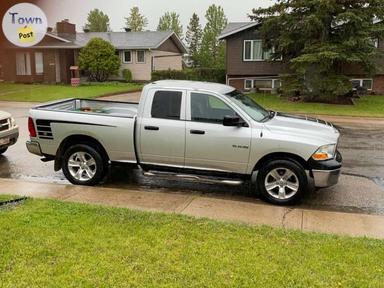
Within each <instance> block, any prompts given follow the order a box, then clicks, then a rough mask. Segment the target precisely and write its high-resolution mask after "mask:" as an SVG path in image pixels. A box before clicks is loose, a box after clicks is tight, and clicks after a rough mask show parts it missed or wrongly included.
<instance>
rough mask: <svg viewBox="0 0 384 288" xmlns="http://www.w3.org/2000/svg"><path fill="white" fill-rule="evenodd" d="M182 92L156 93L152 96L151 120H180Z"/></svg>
mask: <svg viewBox="0 0 384 288" xmlns="http://www.w3.org/2000/svg"><path fill="white" fill-rule="evenodd" d="M182 95H183V93H182V92H176V91H157V92H156V93H155V95H154V96H153V102H152V111H151V115H152V118H161V119H180V110H181V97H182Z"/></svg>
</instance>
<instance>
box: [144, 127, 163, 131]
mask: <svg viewBox="0 0 384 288" xmlns="http://www.w3.org/2000/svg"><path fill="white" fill-rule="evenodd" d="M144 129H145V130H151V131H159V130H160V128H159V127H156V126H145V127H144Z"/></svg>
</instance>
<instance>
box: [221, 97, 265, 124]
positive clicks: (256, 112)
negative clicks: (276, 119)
mask: <svg viewBox="0 0 384 288" xmlns="http://www.w3.org/2000/svg"><path fill="white" fill-rule="evenodd" d="M226 95H227V96H229V98H230V99H231V100H232V101H233V102H234V103H235V104H236V105H237V106H239V107H240V108H241V109H242V110H244V111H245V112H246V113H247V114H248V115H249V116H250V117H251V118H252V119H253V120H256V121H258V122H261V121H264V120H266V119H268V118H269V116H270V113H269V111H268V110H265V109H264V108H263V107H261V106H260V105H259V104H257V103H256V102H255V101H254V100H253V99H252V98H250V97H248V96H246V95H244V94H243V93H241V92H240V91H238V90H234V91H232V92H229V93H227V94H226Z"/></svg>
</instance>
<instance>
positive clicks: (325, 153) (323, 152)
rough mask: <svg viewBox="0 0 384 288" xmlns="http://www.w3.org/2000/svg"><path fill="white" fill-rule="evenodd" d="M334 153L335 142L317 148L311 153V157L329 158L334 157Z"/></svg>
mask: <svg viewBox="0 0 384 288" xmlns="http://www.w3.org/2000/svg"><path fill="white" fill-rule="evenodd" d="M335 153H336V144H330V145H324V146H321V147H320V148H319V149H317V151H316V152H315V153H314V154H313V155H312V159H314V160H316V161H323V160H329V159H332V158H334V157H335Z"/></svg>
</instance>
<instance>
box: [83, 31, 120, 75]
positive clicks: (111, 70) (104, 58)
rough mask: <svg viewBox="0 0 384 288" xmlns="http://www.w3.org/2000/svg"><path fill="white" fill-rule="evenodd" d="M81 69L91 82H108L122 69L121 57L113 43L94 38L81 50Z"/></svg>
mask: <svg viewBox="0 0 384 288" xmlns="http://www.w3.org/2000/svg"><path fill="white" fill-rule="evenodd" d="M79 65H80V69H82V70H84V71H85V72H86V73H87V75H89V79H90V80H96V81H99V82H103V81H106V80H107V79H108V77H109V76H110V75H112V74H116V73H117V71H118V70H119V67H120V59H119V56H117V55H115V48H114V47H113V46H112V44H111V43H109V42H108V41H105V40H103V39H101V38H93V39H91V40H90V41H89V42H88V44H87V45H86V46H85V47H84V48H83V49H81V51H80V54H79Z"/></svg>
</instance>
